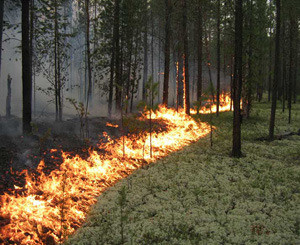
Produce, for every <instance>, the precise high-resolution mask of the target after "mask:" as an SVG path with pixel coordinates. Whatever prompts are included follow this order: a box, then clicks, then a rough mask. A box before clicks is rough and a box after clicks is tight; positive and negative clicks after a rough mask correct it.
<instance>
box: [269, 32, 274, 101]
mask: <svg viewBox="0 0 300 245" xmlns="http://www.w3.org/2000/svg"><path fill="white" fill-rule="evenodd" d="M272 43H273V40H272V37H271V31H270V47H269V82H268V102H270V101H271V87H272V72H273V71H272V63H273V59H272Z"/></svg>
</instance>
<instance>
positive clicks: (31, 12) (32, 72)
mask: <svg viewBox="0 0 300 245" xmlns="http://www.w3.org/2000/svg"><path fill="white" fill-rule="evenodd" d="M34 7H35V5H34V0H31V1H30V36H29V38H30V59H31V60H30V64H31V76H32V78H31V80H32V81H33V82H34V86H33V115H34V116H35V112H36V97H35V93H36V91H35V90H36V86H35V67H34V65H33V57H34V48H33V40H34V21H35V11H34Z"/></svg>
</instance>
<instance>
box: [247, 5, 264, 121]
mask: <svg viewBox="0 0 300 245" xmlns="http://www.w3.org/2000/svg"><path fill="white" fill-rule="evenodd" d="M250 15H251V16H250V20H249V22H250V23H249V31H250V37H249V60H248V70H249V73H248V81H247V84H245V85H246V96H245V97H246V98H245V102H246V103H245V105H244V106H245V111H244V112H245V116H246V118H249V117H250V111H251V106H252V86H253V1H252V0H251V1H250ZM260 77H261V76H260ZM258 86H259V85H258ZM244 106H243V107H244Z"/></svg>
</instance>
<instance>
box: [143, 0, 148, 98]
mask: <svg viewBox="0 0 300 245" xmlns="http://www.w3.org/2000/svg"><path fill="white" fill-rule="evenodd" d="M144 4H145V10H144V11H145V32H144V72H143V88H142V92H143V101H146V83H147V80H148V0H145V3H144Z"/></svg>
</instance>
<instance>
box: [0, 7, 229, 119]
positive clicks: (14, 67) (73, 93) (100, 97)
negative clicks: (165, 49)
mask: <svg viewBox="0 0 300 245" xmlns="http://www.w3.org/2000/svg"><path fill="white" fill-rule="evenodd" d="M4 18H5V19H6V21H8V20H9V23H11V24H19V23H20V22H21V12H20V9H18V11H14V12H8V13H7V14H6V15H5V17H4ZM73 18H74V15H73ZM3 40H6V41H4V42H3V46H2V48H3V51H2V69H1V82H0V115H1V116H5V110H6V96H7V76H8V74H9V75H10V76H11V78H12V100H11V114H12V115H14V116H17V117H21V116H22V64H21V52H20V51H21V50H20V45H21V30H20V26H19V27H18V28H17V29H15V30H14V29H10V30H7V29H6V30H5V31H4V33H3ZM84 43H85V40H84V36H83V35H79V36H78V37H75V38H74V40H73V41H72V43H71V45H72V50H71V52H72V58H73V60H72V64H71V66H72V69H69V73H70V71H71V72H72V74H69V81H67V82H66V85H65V87H64V90H63V105H64V106H63V120H66V119H69V118H72V117H74V116H76V115H77V112H76V110H75V108H74V106H73V105H71V104H70V103H69V102H68V101H67V100H66V99H67V98H71V99H75V100H76V101H78V102H79V101H81V102H83V103H85V100H84V98H83V97H84V96H83V94H82V92H81V91H82V90H83V89H80V87H79V86H80V84H83V83H84V78H85V73H86V72H85V68H84ZM49 52H52V51H51V50H49ZM149 53H150V52H149ZM158 53H159V52H158V43H157V42H156V43H155V44H154V57H153V58H154V61H155V67H154V74H155V75H154V82H157V81H158V77H159V78H160V87H159V89H160V91H159V98H160V101H158V100H157V98H156V100H155V103H158V102H161V101H162V88H163V72H164V68H163V65H162V64H163V57H161V65H160V70H158V66H159V65H158ZM141 56H143V53H141ZM149 57H150V55H149ZM193 62H194V59H192V58H191V61H190V83H191V84H190V91H191V96H190V98H191V103H192V102H193V100H195V99H196V85H194V86H193V83H195V84H196V82H197V81H196V79H197V71H193V69H195V68H196V66H195V65H194V63H193ZM150 63H151V62H148V64H149V65H148V74H149V75H151V69H152V67H151V65H150ZM174 63H175V61H174V59H173V57H172V56H171V64H170V82H169V105H174V104H175V103H176V99H175V98H176V91H175V90H176V70H175V65H174ZM141 73H143V72H142V71H141ZM211 73H212V80H213V83H214V84H216V69H215V68H213V67H212V69H211ZM158 74H161V75H158ZM141 75H142V74H141ZM142 81H143V77H141V79H140V80H139V81H138V92H137V94H136V95H135V96H134V105H136V104H137V103H138V102H139V101H140V100H141V99H142ZM35 82H36V87H40V88H43V89H47V88H48V87H50V86H51V85H50V84H49V82H48V81H47V80H46V78H45V77H43V76H42V75H38V76H36V78H35ZM102 82H105V83H108V82H109V77H104V79H103V80H102ZM208 84H209V74H208V69H207V66H206V65H205V64H203V90H205V89H206V88H207V87H208ZM229 84H230V76H226V77H225V78H224V74H223V72H221V90H227V91H228V90H229ZM193 88H194V90H193ZM32 97H33V98H32V107H33V108H32V109H33V111H34V109H35V111H36V113H35V114H34V115H33V120H43V119H45V120H49V118H50V120H54V119H55V104H54V103H53V97H54V96H53V97H49V96H47V95H45V94H44V93H43V92H42V91H37V90H36V91H35V98H36V102H35V107H34V91H33V96H32ZM107 97H108V96H107V95H104V93H103V91H101V89H100V88H99V85H98V84H95V85H94V89H93V96H92V101H91V102H90V106H89V117H105V116H107V100H108V98H107ZM113 108H114V106H113ZM134 109H135V106H134ZM113 113H114V111H113ZM115 116H116V117H117V116H119V115H117V114H116V115H115Z"/></svg>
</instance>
